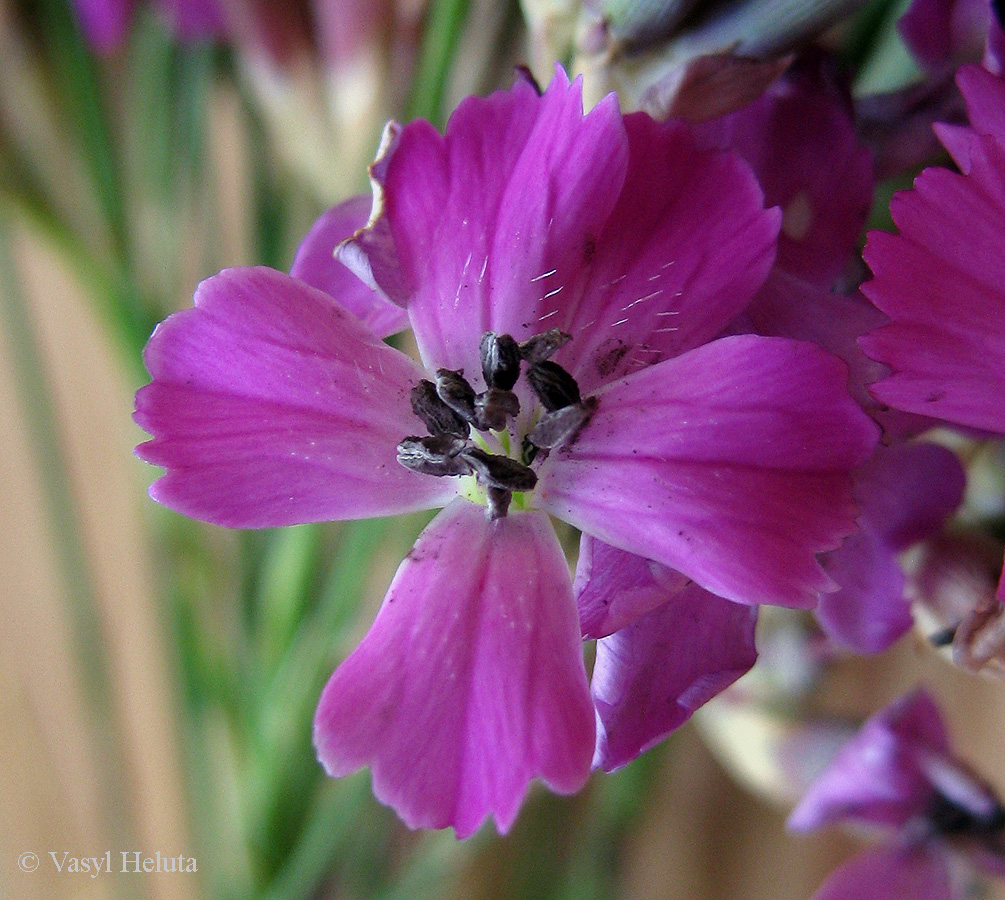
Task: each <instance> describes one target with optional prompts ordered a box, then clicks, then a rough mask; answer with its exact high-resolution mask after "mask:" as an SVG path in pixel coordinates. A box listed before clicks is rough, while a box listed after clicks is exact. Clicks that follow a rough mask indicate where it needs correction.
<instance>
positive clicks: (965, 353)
mask: <svg viewBox="0 0 1005 900" xmlns="http://www.w3.org/2000/svg"><path fill="white" fill-rule="evenodd" d="M957 82H958V84H959V86H960V90H961V91H962V92H963V96H964V98H965V100H966V103H967V112H968V114H969V117H970V123H971V127H969V128H963V127H951V126H939V127H938V134H939V137H940V139H941V140H942V143H943V144H944V145H945V146H946V148H947V149H948V150H949V152H950V153H951V154H952V156H953V158H954V159H955V160H956V163H957V165H958V166H959V168H960V172H959V173H957V172H951V171H949V170H948V169H943V168H931V169H926V170H925V171H924V172H922V173H921V175H919V176H918V178H917V179H916V180H915V182H914V190H911V191H902V192H901V193H898V194H896V195H894V198H893V201H892V203H891V204H890V212H891V214H892V215H893V221H894V222H895V223H896V225H897V227H898V228H899V229H900V233H899V234H896V235H892V234H886V233H884V232H871V233H870V235H869V239H868V242H867V243H866V247H865V253H864V255H865V260H866V262H867V263H868V264H869V267H870V268H871V269H872V271H873V274H874V278H873V280H872V281H869V282H867V283H866V284H865V285H863V288H862V290H863V291H864V292H865V294H866V295H867V296H868V297H869V299H870V300H872V302H873V303H875V304H876V306H877V307H879V309H880V310H882V311H883V312H884V313H886V315H887V316H889V317H890V319H891V322H890V324H889V325H886V326H885V327H883V328H879V329H878V330H876V331H873V332H872V333H871V334H869V335H867V336H866V337H864V338H862V339H861V342H860V343H861V344H862V347H863V349H864V350H865V352H866V353H867V354H868V355H869V356H871V357H872V358H873V359H875V360H878V361H879V362H882V363H884V364H886V365H887V366H889V367H890V369H892V370H893V374H892V375H891V376H890V377H889V378H886V379H884V380H883V381H880V382H878V383H877V384H875V385H872V386H871V388H870V390H872V392H873V393H874V394H875V396H876V397H877V398H879V399H880V400H881V401H882V402H884V403H887V404H889V405H890V406H892V407H895V408H896V409H902V410H907V411H910V412H915V413H921V414H923V415H926V416H932V417H935V418H939V419H943V420H945V421H947V422H950V423H953V424H957V425H962V426H965V427H969V428H977V429H980V430H982V431H990V432H995V433H998V434H1005V325H1003V320H1002V315H1001V313H1002V309H1005V288H1003V284H1005V280H1003V276H1005V268H1003V260H1005V81H1003V80H1002V79H1001V78H997V77H996V76H994V75H992V74H991V73H990V72H987V71H985V70H983V69H980V68H978V67H976V66H967V67H965V68H963V69H961V70H960V71H959V74H958V75H957Z"/></svg>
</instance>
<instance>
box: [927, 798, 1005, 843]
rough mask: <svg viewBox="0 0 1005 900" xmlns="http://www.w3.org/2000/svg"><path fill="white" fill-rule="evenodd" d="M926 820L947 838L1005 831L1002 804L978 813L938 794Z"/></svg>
mask: <svg viewBox="0 0 1005 900" xmlns="http://www.w3.org/2000/svg"><path fill="white" fill-rule="evenodd" d="M926 818H927V819H928V821H929V823H930V824H931V826H932V828H933V829H934V830H935V831H936V832H937V833H938V834H942V835H947V836H948V835H969V836H973V837H977V836H987V835H994V834H999V833H1001V832H1002V831H1003V830H1005V809H1003V808H1002V806H1001V804H1000V803H995V804H994V806H993V807H992V808H991V809H989V810H987V811H981V812H980V813H978V812H976V811H974V810H970V809H967V808H966V807H965V806H963V805H962V804H960V803H957V802H956V801H954V800H951V799H950V798H949V797H946V796H945V795H944V794H942V793H936V795H935V797H934V798H933V800H932V802H931V804H930V805H929V808H928V813H927V815H926Z"/></svg>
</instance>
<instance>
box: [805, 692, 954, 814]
mask: <svg viewBox="0 0 1005 900" xmlns="http://www.w3.org/2000/svg"><path fill="white" fill-rule="evenodd" d="M948 750H949V738H948V735H947V734H946V728H945V725H944V723H943V721H942V716H941V715H940V714H939V710H938V707H937V706H936V705H935V702H934V701H933V700H932V698H931V697H930V696H929V695H928V694H926V693H925V692H924V691H921V690H918V691H914V692H913V693H911V694H908V695H907V696H905V697H901V698H900V699H899V700H896V701H895V702H893V703H891V704H890V705H889V706H887V707H886V708H885V709H883V710H881V711H880V712H878V713H876V715H874V716H873V717H872V718H871V719H869V721H868V722H866V723H865V725H863V726H862V730H861V731H859V733H858V734H857V735H855V737H853V738H852V739H851V740H850V741H849V742H848V743H847V744H845V746H844V747H843V748H842V749H841V750H840V752H839V753H838V754H837V756H836V757H835V758H834V760H833V761H832V762H831V764H830V765H829V766H828V767H827V768H826V769H825V770H824V772H823V774H822V775H821V776H820V777H819V778H818V779H817V780H816V782H814V784H813V786H812V787H811V788H810V789H809V791H808V792H807V793H806V795H805V796H804V797H803V799H802V800H801V801H800V803H799V805H798V806H797V807H796V808H795V810H793V812H792V815H791V816H790V817H789V821H788V826H789V828H792V829H794V830H796V831H809V830H812V829H814V828H819V827H821V826H822V825H827V824H830V823H832V822H837V821H842V820H845V819H851V820H854V821H858V822H873V823H877V824H882V825H892V826H897V827H899V826H901V825H904V824H905V823H906V822H908V821H909V820H910V819H911V818H913V817H914V816H917V815H921V814H923V813H925V812H926V811H927V809H928V805H929V804H930V803H931V801H932V799H933V797H934V796H935V791H934V789H933V787H932V784H931V782H930V780H929V779H928V777H927V776H926V775H925V773H924V771H923V770H922V767H921V759H922V757H927V756H931V755H935V756H939V755H945V754H947V753H948Z"/></svg>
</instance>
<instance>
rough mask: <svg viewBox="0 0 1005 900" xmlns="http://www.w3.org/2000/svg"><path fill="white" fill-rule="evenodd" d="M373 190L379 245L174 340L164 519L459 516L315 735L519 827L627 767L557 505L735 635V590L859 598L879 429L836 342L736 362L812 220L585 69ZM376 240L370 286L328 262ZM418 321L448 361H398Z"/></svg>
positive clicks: (429, 537)
mask: <svg viewBox="0 0 1005 900" xmlns="http://www.w3.org/2000/svg"><path fill="white" fill-rule="evenodd" d="M372 175H373V178H374V180H375V184H376V188H375V192H376V197H375V209H374V216H373V217H372V219H371V221H370V224H369V225H368V226H367V227H366V228H364V229H362V230H360V231H356V232H355V234H352V231H353V223H354V221H355V222H357V223H358V224H362V222H361V219H362V215H361V213H362V209H361V207H360V206H359V204H358V203H357V204H356V205H355V206H352V205H346V206H344V207H342V208H339V209H338V210H336V211H333V212H332V213H330V214H329V215H328V217H327V218H325V219H323V220H322V221H321V222H319V224H318V225H317V226H316V227H315V229H314V230H313V231H312V233H311V235H310V236H309V238H308V240H307V241H306V242H305V245H304V247H302V248H301V252H300V254H299V255H298V258H297V261H296V263H295V265H294V269H293V273H292V276H290V275H285V274H283V273H279V272H275V271H271V270H268V269H231V270H227V271H224V272H222V273H220V274H219V275H217V276H215V277H214V278H210V279H208V280H207V281H205V282H204V283H203V284H202V285H200V287H199V289H198V290H197V292H196V296H195V308H194V309H191V310H186V311H184V312H181V313H178V314H176V315H175V316H172V317H171V318H170V319H168V321H167V322H165V323H164V324H163V325H161V326H160V328H159V329H158V330H157V332H156V333H155V334H154V336H153V338H151V341H150V344H149V346H148V348H147V352H146V362H147V366H148V368H149V370H150V372H151V375H152V377H153V383H152V384H151V385H149V386H147V387H146V388H144V389H142V390H141V391H140V392H139V394H138V395H137V412H136V418H137V421H138V422H139V423H140V424H141V425H142V426H143V427H144V428H146V429H147V430H148V431H149V432H150V433H151V434H152V435H153V439H152V440H151V441H149V442H148V443H146V444H144V445H141V447H140V448H139V451H138V452H139V453H140V455H141V456H142V457H143V458H144V459H146V460H148V461H150V462H152V463H155V464H158V465H162V466H164V467H165V468H166V469H167V473H166V474H165V475H164V476H163V477H162V478H161V479H160V480H158V481H157V482H156V483H155V484H154V486H153V488H152V489H151V492H152V495H153V496H154V497H155V498H156V499H158V500H160V501H161V502H164V503H166V504H168V505H169V506H171V507H173V508H175V509H177V510H179V511H181V512H184V513H186V514H188V515H192V516H195V517H197V518H201V519H205V520H207V521H211V522H217V523H219V524H224V525H229V526H235V527H264V526H274V525H283V524H289V523H294V522H308V521H319V520H324V519H346V518H358V517H364V516H377V515H391V514H394V513H398V512H405V511H408V510H416V509H428V508H434V507H439V506H446V508H445V509H444V510H443V512H441V513H440V514H439V515H438V516H437V517H436V518H435V519H434V520H433V522H432V523H431V524H430V525H429V526H428V528H427V529H426V530H425V531H424V532H423V534H422V535H421V536H420V537H419V539H418V541H417V542H416V545H415V547H414V548H413V550H412V551H411V553H410V554H409V555H408V557H407V558H406V559H405V561H404V562H403V563H402V564H401V566H400V568H399V569H398V572H397V574H396V575H395V577H394V580H393V582H392V584H391V587H390V589H389V591H388V594H387V597H386V598H385V601H384V604H383V606H382V608H381V610H380V612H379V613H378V615H377V618H376V621H375V622H374V624H373V626H372V628H371V630H370V632H369V634H368V635H367V636H366V638H365V639H364V640H363V642H362V643H361V644H360V646H359V647H358V648H357V649H356V650H355V652H354V653H353V654H351V655H350V656H349V658H348V659H347V660H346V661H345V662H344V663H343V664H342V665H341V666H340V667H339V668H338V669H337V670H336V672H335V674H334V675H333V676H332V678H331V680H330V681H329V683H328V685H327V687H326V688H325V691H324V694H323V696H322V698H321V702H320V705H319V707H318V712H317V717H316V720H315V742H316V745H317V749H318V754H319V757H320V759H321V761H322V763H323V764H324V765H325V767H326V769H327V770H328V771H329V772H330V773H331V774H333V775H342V774H345V773H347V772H350V771H352V770H354V769H356V768H359V767H360V766H364V765H369V766H370V767H371V770H372V774H373V785H374V792H375V794H376V795H377V797H378V798H379V799H381V800H382V801H383V802H385V803H387V804H389V805H391V806H393V807H394V808H395V809H396V810H397V811H398V813H399V814H400V815H401V817H402V818H403V819H404V820H405V822H406V823H407V824H409V825H410V826H413V827H445V826H447V825H452V826H453V827H454V828H455V829H456V831H457V834H458V835H459V836H461V837H463V836H466V835H468V834H470V833H471V832H473V831H474V830H475V829H476V828H477V827H478V826H479V824H480V823H481V822H482V821H483V820H484V818H485V817H486V816H488V815H493V816H494V817H495V820H496V823H497V826H498V827H499V829H500V830H502V831H505V830H506V829H507V828H508V827H509V826H510V824H511V823H512V821H513V819H514V817H515V815H516V812H517V809H518V807H519V804H520V802H521V799H522V797H523V794H524V791H525V789H526V786H527V783H528V782H529V780H530V779H531V778H532V777H540V778H542V779H543V780H544V781H546V782H547V783H548V784H549V785H550V786H551V787H552V788H553V789H555V790H557V791H560V792H569V791H574V790H577V789H578V788H579V787H581V786H582V784H583V783H584V781H585V780H586V778H587V776H588V774H589V770H590V766H591V761H592V760H593V757H594V745H595V726H594V715H595V713H594V704H593V702H592V701H591V697H590V693H589V689H588V687H587V681H586V673H585V669H584V666H583V660H582V655H581V649H580V645H579V641H580V623H579V622H578V621H577V614H576V604H575V602H574V600H573V589H572V581H571V579H570V577H569V572H568V568H567V565H566V562H565V559H564V556H563V554H562V551H561V549H560V547H559V545H558V541H557V539H556V536H555V534H554V531H553V529H552V527H551V525H550V522H549V520H548V514H549V513H550V514H551V515H554V516H556V517H558V518H560V519H563V520H565V521H566V522H569V523H571V524H573V525H575V526H576V527H578V528H580V529H581V530H582V531H583V532H584V533H586V534H588V535H591V536H592V537H593V538H594V539H598V540H599V541H602V542H603V543H604V544H605V545H608V546H610V547H611V548H613V549H614V550H616V551H617V552H628V553H631V554H636V555H641V556H644V557H646V558H648V559H651V560H653V561H654V563H655V564H656V565H658V566H663V567H668V568H672V569H674V570H676V571H677V572H680V573H683V575H684V576H685V577H686V578H689V579H692V580H693V581H694V582H695V583H696V587H695V588H694V590H692V591H689V592H688V594H687V597H686V599H685V598H684V597H681V598H680V602H681V603H687V604H688V608H690V609H691V610H692V613H691V616H692V618H693V620H694V621H695V627H696V628H698V629H700V630H702V632H703V633H705V634H706V635H707V637H708V640H709V641H711V642H713V643H714V642H715V630H716V629H715V627H714V623H715V621H718V619H717V618H716V617H717V616H718V613H715V612H712V611H711V610H712V607H711V606H706V604H707V602H708V601H707V600H706V598H705V596H704V593H703V592H704V591H713V592H714V593H716V594H718V595H719V596H720V597H722V598H726V599H725V600H722V601H719V602H720V603H725V602H726V600H728V601H733V603H731V604H729V605H730V606H731V607H735V608H736V610H737V613H736V616H737V618H739V619H741V620H743V619H746V620H747V621H752V620H751V616H750V613H749V612H748V611H747V610H746V609H745V608H743V607H741V606H738V605H737V604H748V605H749V604H756V603H761V602H770V603H778V604H784V605H791V606H809V605H812V604H813V603H814V602H815V600H816V597H817V595H818V593H819V592H820V591H821V590H826V589H828V588H829V587H831V584H830V581H829V579H828V578H827V576H826V575H825V573H824V572H823V570H822V569H821V568H820V565H819V563H818V562H817V560H816V556H815V555H816V553H818V552H821V551H824V550H829V549H833V548H834V547H836V546H837V545H838V543H839V542H840V540H841V538H842V537H843V536H844V535H845V534H847V533H848V532H849V531H850V530H851V528H852V524H853V520H854V516H855V508H854V504H853V501H852V496H851V488H850V479H849V476H848V472H849V471H850V470H851V469H852V468H854V467H855V466H856V465H858V464H859V463H861V462H862V461H863V460H864V459H865V458H866V457H867V456H868V454H869V453H870V451H871V449H872V447H873V445H874V443H875V439H876V434H875V428H874V426H873V425H872V423H871V422H870V421H869V420H868V419H867V417H866V416H864V415H863V414H862V412H861V411H860V410H859V409H858V407H857V406H856V405H855V404H854V402H853V401H852V400H851V399H850V398H849V396H848V395H847V391H846V389H845V381H846V369H845V367H844V365H843V364H842V363H841V362H840V361H839V360H837V359H835V358H834V357H832V356H830V355H828V354H826V353H824V352H823V351H822V350H820V349H819V348H817V347H815V346H812V345H810V344H802V343H797V342H794V341H788V340H783V339H778V338H762V337H756V336H736V337H729V338H724V339H721V340H717V341H711V343H709V341H710V340H711V339H712V338H713V337H714V336H715V335H716V334H718V333H719V332H721V331H722V329H723V327H724V326H725V325H726V324H727V323H728V322H729V321H730V320H731V319H732V318H734V317H735V315H736V314H737V312H738V311H739V310H740V309H742V308H743V306H744V305H745V304H746V303H747V301H748V300H749V299H750V297H751V295H752V294H753V293H754V292H755V291H756V290H757V288H758V287H759V285H760V284H761V282H762V281H763V280H764V277H765V276H766V274H767V272H768V270H769V268H770V266H771V263H772V259H773V255H774V242H775V237H776V234H777V229H778V215H777V213H776V212H775V211H771V210H765V209H764V208H763V203H762V196H761V193H760V190H759V188H758V186H757V184H756V181H755V180H754V178H753V176H752V174H751V173H750V171H749V169H748V168H747V167H746V166H745V165H744V164H743V163H742V162H741V161H739V160H738V159H737V158H735V157H733V156H730V155H727V154H720V153H709V152H703V151H700V150H698V149H697V148H696V147H695V145H694V143H693V141H692V139H691V138H690V136H689V134H688V133H687V131H686V130H685V129H684V128H683V127H681V126H677V125H660V124H657V123H655V122H653V121H652V120H651V119H649V118H648V117H647V116H644V115H639V114H636V115H631V116H624V117H622V115H621V114H620V112H619V111H618V108H617V105H616V102H615V100H614V98H613V96H612V97H608V98H607V99H605V100H604V101H602V102H601V103H600V104H599V105H598V106H597V107H596V108H595V109H593V110H592V111H591V112H590V113H589V114H586V115H584V114H583V111H582V100H581V88H580V84H579V83H578V82H577V83H575V84H570V83H569V81H568V79H567V78H566V77H565V74H564V73H563V72H561V70H559V71H558V73H557V75H556V77H555V79H554V80H553V82H552V83H551V85H550V87H549V88H548V90H547V91H546V92H545V93H544V94H543V95H539V94H538V92H537V91H536V90H535V88H534V87H533V86H532V85H530V84H529V83H527V82H525V81H519V82H518V83H517V85H516V86H515V87H514V88H513V89H512V90H510V91H508V92H501V93H497V94H494V95H492V96H491V97H489V98H487V99H475V98H472V99H469V100H466V101H465V102H464V103H462V104H461V105H460V106H459V107H458V109H457V111H456V112H455V113H454V115H453V116H452V118H451V120H450V123H449V124H448V126H447V130H446V134H445V136H441V135H439V134H437V133H436V132H435V131H434V130H433V128H432V127H431V126H429V125H428V124H427V123H425V122H421V121H420V122H414V123H412V124H410V125H408V126H406V127H404V128H400V127H398V126H391V127H389V130H388V133H387V139H386V144H385V147H384V152H383V153H382V155H381V157H380V158H379V159H378V161H377V162H376V163H375V164H374V166H373V167H372ZM356 217H358V218H356ZM347 235H352V236H351V237H350V239H349V240H347V241H344V242H342V243H341V244H339V245H338V248H337V251H336V253H337V256H338V258H339V259H340V260H342V261H343V262H345V263H346V264H347V265H348V268H340V267H339V266H338V265H337V264H335V263H326V262H325V260H326V258H327V254H330V252H331V249H332V247H333V246H334V245H335V244H336V243H337V242H338V240H339V239H340V238H343V237H346V236H347ZM350 269H351V270H352V272H355V273H356V274H357V275H359V276H361V278H362V279H364V280H365V282H366V284H364V283H363V281H358V280H355V279H354V277H353V275H352V274H351V272H350ZM371 288H372V290H371ZM350 309H351V310H352V311H353V312H354V313H355V315H354V314H353V312H350V311H349V310H350ZM406 316H407V320H408V322H409V323H410V324H411V327H412V329H413V331H414V333H415V338H416V341H417V343H418V347H419V352H420V355H421V357H422V360H423V363H424V366H425V370H423V368H421V367H420V366H418V365H417V364H416V363H414V362H413V361H412V360H411V359H409V358H408V357H407V356H405V355H404V354H403V353H401V352H399V351H397V350H395V349H393V348H391V347H390V346H388V345H386V344H384V343H382V342H381V340H380V337H381V336H383V335H386V334H388V333H390V332H392V331H394V330H396V329H397V328H399V327H401V325H402V324H404V320H405V317H406ZM374 329H376V331H375V330H374ZM699 587H700V589H699ZM706 609H707V610H708V613H707V614H708V615H709V616H711V617H712V618H711V622H712V624H711V625H709V623H708V622H706V621H705V620H704V619H703V617H704V616H705V615H706ZM740 625H741V626H742V622H741V623H740ZM660 627H662V628H664V629H665V628H667V627H669V626H668V624H667V623H666V622H661V623H660ZM741 631H742V628H741ZM741 637H742V635H741ZM643 638H644V639H646V640H649V641H650V643H652V642H653V638H652V635H651V634H646V635H643ZM750 653H752V647H751V648H750V650H749V651H748V652H747V656H748V657H749V655H750ZM721 655H722V656H723V657H729V658H727V659H726V660H725V663H724V665H725V667H726V668H727V669H728V668H735V667H737V666H739V665H742V664H743V663H736V662H734V661H733V659H732V654H731V653H728V652H723V653H722V654H721ZM748 664H749V663H748ZM673 665H676V663H674V664H673ZM700 669H701V661H700V660H698V659H697V658H696V657H695V658H689V657H687V656H685V657H682V658H681V660H680V667H679V669H678V670H675V671H676V674H675V675H673V677H670V678H668V681H667V691H668V694H667V696H666V697H664V698H662V699H663V701H664V702H665V701H667V700H669V701H670V702H673V703H675V704H677V705H678V706H679V707H680V708H681V709H689V708H691V707H692V706H693V705H694V704H697V703H700V702H701V701H702V697H703V690H705V689H702V688H700V687H697V688H695V689H693V690H692V689H691V688H690V687H689V686H690V685H691V684H692V682H693V681H694V680H695V679H698V680H701V678H702V677H703V676H702V674H701V671H700ZM671 674H673V673H671ZM670 682H673V683H672V684H671V683H670ZM681 691H683V693H684V694H686V696H679V695H680V692H681ZM678 699H679V700H680V702H679V703H678V702H677V701H678ZM672 719H673V715H670V716H669V717H668V718H664V719H661V721H662V722H664V723H665V722H669V721H671V720H672Z"/></svg>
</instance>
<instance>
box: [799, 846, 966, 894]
mask: <svg viewBox="0 0 1005 900" xmlns="http://www.w3.org/2000/svg"><path fill="white" fill-rule="evenodd" d="M813 900H958V898H957V896H956V894H955V893H954V891H953V887H952V880H951V878H950V871H949V861H948V859H947V858H946V854H945V853H944V852H943V851H941V850H939V849H937V848H933V847H928V846H922V847H914V848H909V847H883V848H881V849H879V850H871V851H869V852H867V853H862V854H859V855H858V856H854V857H852V858H851V859H850V860H849V861H848V862H846V863H844V864H843V865H841V866H839V867H838V868H837V869H835V870H834V871H833V872H832V873H831V874H830V875H829V876H828V878H827V880H826V881H825V882H824V883H823V886H822V887H821V888H820V890H818V891H817V892H816V893H815V894H814V895H813Z"/></svg>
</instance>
